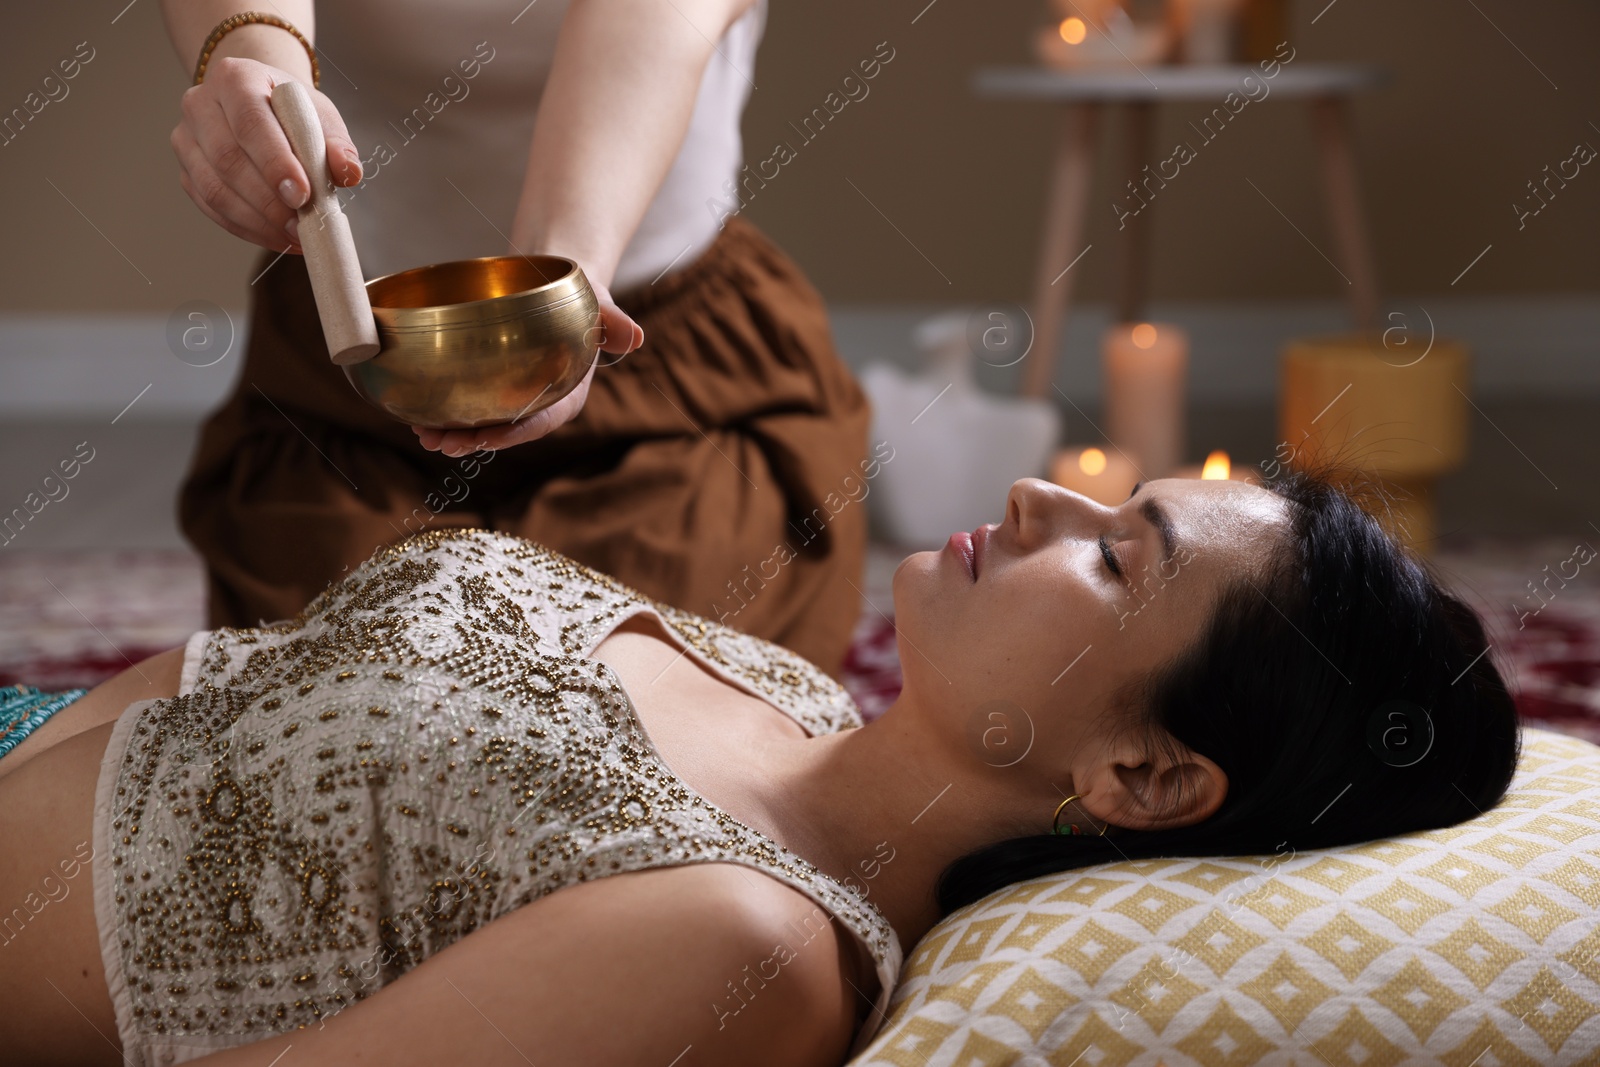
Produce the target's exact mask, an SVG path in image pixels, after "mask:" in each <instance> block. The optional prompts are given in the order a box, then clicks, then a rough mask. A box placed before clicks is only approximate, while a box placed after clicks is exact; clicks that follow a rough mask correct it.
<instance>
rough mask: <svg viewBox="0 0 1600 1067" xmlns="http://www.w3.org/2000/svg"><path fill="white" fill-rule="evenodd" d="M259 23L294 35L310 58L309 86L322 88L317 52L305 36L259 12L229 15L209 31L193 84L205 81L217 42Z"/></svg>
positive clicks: (276, 19) (286, 24)
mask: <svg viewBox="0 0 1600 1067" xmlns="http://www.w3.org/2000/svg"><path fill="white" fill-rule="evenodd" d="M255 23H259V24H261V25H264V26H276V27H278V28H279V29H281V30H288V31H289V32H290V33H292V34H294V38H295V40H297V41H299V42H300V43H301V45H303V46H304V47H305V50H306V55H308V56H310V57H311V86H312V88H314V89H320V88H322V71H321V69H320V68H319V67H318V66H317V52H316V49H314V48H312V47H311V42H310V41H308V40H306V35H305V34H303V33H301V32H300V31H299V30H297V29H295V28H294V26H292V25H290V24H289V23H288V22H285V21H284V20H283V19H281V18H279V17H278V16H276V15H267V14H263V13H262V12H260V11H241V12H239V14H237V15H229V16H228V17H227V18H225V19H223V20H222V21H221V22H219V23H217V28H216V29H214V30H212V31H211V36H210V37H207V38H206V43H205V47H204V48H202V49H200V62H199V64H197V65H196V66H195V68H194V83H195V84H196V85H199V84H200V83H201V82H203V81H205V79H206V65H207V64H208V63H210V62H211V53H212V52H213V51H214V50H215V49H216V47H217V42H219V41H221V40H222V39H223V38H224V37H226V36H227V35H228V34H229V33H231V32H233V31H234V30H236V29H238V28H239V27H240V26H249V25H252V24H255Z"/></svg>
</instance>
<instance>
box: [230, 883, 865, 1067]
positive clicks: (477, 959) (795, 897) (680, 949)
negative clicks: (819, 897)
mask: <svg viewBox="0 0 1600 1067" xmlns="http://www.w3.org/2000/svg"><path fill="white" fill-rule="evenodd" d="M818 934H821V935H822V936H817V935H818ZM854 960H855V950H854V944H853V942H852V940H851V938H850V935H849V934H848V933H847V932H845V931H843V930H842V928H841V927H840V926H839V925H838V924H837V923H835V922H833V921H832V920H831V918H830V917H829V916H828V915H827V914H826V913H825V912H823V911H822V909H821V908H819V907H818V906H817V905H816V904H815V903H814V902H813V901H811V900H810V899H809V898H808V897H806V896H805V895H803V894H801V893H799V892H798V891H796V890H794V889H792V888H790V887H789V886H786V885H784V884H783V883H781V882H779V881H777V880H776V879H774V878H771V877H769V876H767V875H764V874H762V873H760V872H758V871H754V870H748V869H745V868H742V867H739V866H735V865H732V864H724V863H707V864H691V865H687V866H680V867H668V868H658V869H652V870H647V871H637V872H632V873H628V874H621V875H614V876H611V877H607V878H601V879H597V880H595V881H592V882H585V883H581V884H579V885H575V886H571V887H568V888H566V889H562V890H558V891H557V892H555V893H552V894H551V895H550V896H548V897H545V898H543V899H541V900H538V901H535V902H534V903H532V904H528V905H526V906H525V907H522V908H519V909H517V910H516V911H513V912H511V913H510V914H508V915H506V916H503V917H502V918H500V919H498V920H496V921H495V922H493V923H491V924H489V925H488V926H486V927H484V928H483V929H481V930H478V931H476V932H474V933H472V934H470V935H468V936H467V937H465V938H463V939H462V940H461V941H459V942H457V943H455V944H454V945H451V946H450V947H449V948H446V949H444V950H443V951H441V952H439V953H438V954H437V955H435V956H433V957H432V958H430V959H429V960H427V961H426V962H425V963H422V964H421V965H419V966H418V967H416V968H415V969H413V970H412V971H410V972H408V973H407V974H405V975H404V976H402V977H401V978H399V979H397V980H396V981H395V982H393V983H391V984H390V985H388V986H386V987H385V988H384V989H382V990H380V991H379V992H378V993H376V994H374V995H373V996H371V997H369V998H367V999H366V1000H363V1001H361V1002H360V1003H359V1004H356V1005H355V1006H353V1007H351V1008H349V1009H347V1010H345V1011H343V1012H340V1013H339V1014H338V1015H335V1016H333V1017H331V1018H330V1019H328V1020H326V1022H325V1023H324V1025H323V1027H322V1028H321V1029H319V1030H315V1031H308V1030H301V1031H296V1032H294V1033H292V1034H285V1035H283V1036H282V1037H278V1038H273V1039H271V1040H268V1041H263V1042H258V1043H256V1044H252V1045H249V1046H245V1047H244V1048H240V1049H233V1050H229V1051H228V1052H223V1053H218V1054H216V1055H213V1056H209V1057H206V1058H205V1059H203V1060H201V1061H199V1062H200V1063H202V1064H204V1065H206V1067H234V1065H235V1064H238V1065H240V1067H242V1065H244V1064H246V1063H249V1064H258V1063H259V1062H262V1060H261V1057H262V1055H263V1054H265V1055H266V1059H267V1060H271V1058H272V1057H273V1056H275V1055H277V1054H279V1053H280V1052H281V1051H283V1049H286V1048H287V1047H289V1046H290V1045H293V1046H294V1048H295V1056H296V1060H297V1062H299V1063H301V1064H303V1065H306V1067H312V1065H318V1064H329V1065H332V1064H343V1063H349V1062H355V1061H358V1060H360V1061H363V1062H365V1061H368V1060H370V1061H371V1062H382V1063H389V1064H396V1065H400V1064H409V1063H416V1064H433V1063H439V1062H470V1063H474V1064H477V1065H479V1067H500V1065H504V1067H523V1065H524V1064H526V1063H528V1062H535V1063H546V1062H548V1063H584V1064H592V1065H595V1067H606V1065H611V1064H616V1065H619V1067H620V1065H624V1064H627V1065H632V1064H638V1063H661V1064H674V1065H675V1067H696V1065H699V1067H717V1065H723V1064H727V1065H734V1064H739V1065H743V1064H748V1063H757V1062H759V1063H763V1064H770V1065H773V1067H786V1065H793V1067H832V1065H836V1064H839V1063H841V1062H843V1060H844V1058H845V1054H846V1050H847V1048H848V1046H849V1042H850V1037H851V1034H852V1033H853V1030H854V1026H855V1004H856V999H855V998H856V993H855V990H854V988H853V986H854V985H856V984H860V982H859V979H857V978H856V977H854V975H855V971H854V969H853V968H854V966H855V965H854V962H853V961H854Z"/></svg>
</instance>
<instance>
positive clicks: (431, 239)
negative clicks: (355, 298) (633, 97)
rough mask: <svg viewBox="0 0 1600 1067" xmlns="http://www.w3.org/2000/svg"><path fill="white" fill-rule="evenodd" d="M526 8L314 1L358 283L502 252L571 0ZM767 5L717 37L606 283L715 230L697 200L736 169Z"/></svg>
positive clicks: (648, 276) (488, 0) (677, 265)
mask: <svg viewBox="0 0 1600 1067" xmlns="http://www.w3.org/2000/svg"><path fill="white" fill-rule="evenodd" d="M525 3H526V0H449V2H448V3H439V2H437V0H385V2H383V3H376V2H373V0H368V2H365V3H362V2H356V0H341V2H339V3H332V4H319V5H318V6H317V24H316V31H317V33H316V37H317V51H318V53H319V55H320V56H321V61H322V62H321V65H322V91H323V92H325V93H327V94H328V96H329V98H331V99H332V100H333V102H334V104H335V105H337V106H338V108H339V113H340V115H342V116H343V117H344V120H345V123H346V125H347V126H349V128H350V135H351V138H352V139H353V140H354V142H355V145H356V150H357V152H358V153H359V155H360V157H361V161H362V167H363V172H364V176H363V180H362V182H361V184H360V185H357V186H355V187H354V188H353V189H348V190H344V191H342V192H341V193H340V194H339V195H340V199H341V201H342V202H343V203H344V205H345V211H346V213H347V214H348V215H349V217H350V226H351V229H352V231H353V232H354V234H355V239H356V248H357V249H358V250H359V252H360V256H361V268H362V271H363V273H364V274H366V276H367V277H368V278H374V277H377V276H378V275H381V274H391V273H393V272H395V271H400V270H406V269H408V268H410V267H420V266H423V265H425V264H428V263H439V262H443V261H446V260H452V259H470V258H474V257H477V256H498V255H503V254H505V252H506V247H507V240H508V238H509V236H510V233H511V221H512V218H513V216H514V215H515V213H516V207H517V198H518V196H519V194H520V193H521V191H522V180H523V176H524V175H525V174H526V172H527V163H528V148H529V145H530V143H531V141H532V138H533V127H534V119H535V117H536V114H537V112H538V108H539V101H540V98H541V96H542V94H543V92H544V84H545V80H546V78H548V76H549V74H550V63H551V60H552V58H553V57H554V56H555V47H556V34H557V32H558V31H559V29H560V27H561V21H562V19H563V18H564V17H565V16H566V12H567V3H568V0H537V2H535V3H528V4H526V6H524V4H525ZM766 13H767V7H766V0H756V3H755V5H754V6H753V7H752V8H751V9H750V10H749V11H746V12H745V13H744V14H743V15H741V16H740V17H739V18H738V19H737V20H736V21H735V22H734V23H733V24H732V25H731V26H730V27H729V28H728V30H727V32H726V33H725V34H723V36H722V38H721V39H720V40H719V41H717V44H716V49H715V50H714V51H713V52H712V54H711V59H710V62H709V63H708V64H707V66H706V70H705V74H704V76H703V77H702V78H701V81H700V91H699V95H698V97H697V98H696V101H695V108H694V113H693V116H692V117H691V119H690V121H689V129H688V132H687V133H686V135H685V136H684V141H683V145H682V147H681V148H680V149H679V151H678V155H677V158H676V159H675V160H674V161H673V163H672V166H671V169H670V170H669V171H668V172H667V176H666V178H665V180H664V181H663V182H662V183H661V187H660V189H659V190H658V191H657V193H656V196H655V199H654V200H652V201H651V203H650V206H649V208H648V209H647V210H646V211H645V214H644V218H643V220H642V221H641V222H640V224H639V228H638V229H637V230H636V231H635V233H634V235H633V238H632V240H630V241H629V242H628V245H627V248H626V249H625V250H624V252H623V254H622V259H621V261H620V262H619V263H618V266H617V273H616V277H615V278H614V279H613V280H612V284H611V290H612V292H618V291H621V290H623V289H627V288H629V287H631V286H634V285H638V284H643V283H648V282H650V281H652V280H654V279H655V278H656V276H657V275H659V274H660V273H661V272H662V271H664V270H666V269H667V268H668V267H669V266H671V267H672V269H674V270H677V269H681V268H682V267H684V266H686V265H688V264H689V263H692V262H693V261H694V259H695V257H697V256H698V255H699V254H700V252H701V251H703V250H704V249H705V248H706V246H708V245H709V244H710V243H711V241H712V239H713V238H714V237H715V236H716V234H717V230H718V220H717V216H716V213H715V212H714V211H713V209H712V208H710V207H708V206H707V204H708V202H710V201H716V202H720V201H723V200H726V199H727V194H726V193H725V191H724V189H723V185H724V183H726V182H730V181H733V180H734V179H735V176H736V175H737V173H738V171H739V169H740V167H741V166H743V162H744V159H743V156H744V149H743V145H742V143H741V140H740V136H739V119H740V116H741V114H742V113H743V111H744V105H745V101H746V100H747V99H748V98H749V94H750V91H751V88H752V85H753V80H754V77H755V56H756V47H757V45H759V44H760V42H761V34H762V31H763V29H764V28H765V25H766ZM607 62H614V60H607ZM526 251H529V252H535V251H540V250H539V249H527V250H526Z"/></svg>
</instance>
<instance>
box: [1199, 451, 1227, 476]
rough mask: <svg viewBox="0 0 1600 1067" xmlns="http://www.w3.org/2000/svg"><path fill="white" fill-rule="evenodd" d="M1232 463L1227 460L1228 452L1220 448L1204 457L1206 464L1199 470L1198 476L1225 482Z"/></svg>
mask: <svg viewBox="0 0 1600 1067" xmlns="http://www.w3.org/2000/svg"><path fill="white" fill-rule="evenodd" d="M1231 469H1232V465H1231V464H1230V463H1229V462H1228V454H1227V453H1226V452H1224V451H1222V450H1221V449H1220V448H1219V449H1217V450H1216V451H1215V452H1213V453H1211V455H1209V456H1207V457H1206V465H1205V466H1204V467H1202V468H1201V470H1200V477H1201V478H1203V479H1205V480H1206V481H1208V482H1225V481H1227V480H1228V474H1229V472H1230V471H1231Z"/></svg>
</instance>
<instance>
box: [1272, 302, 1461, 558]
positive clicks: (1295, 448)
mask: <svg viewBox="0 0 1600 1067" xmlns="http://www.w3.org/2000/svg"><path fill="white" fill-rule="evenodd" d="M1281 370H1282V383H1281V384H1282V387H1281V390H1280V393H1279V408H1278V427H1279V432H1280V434H1281V436H1282V443H1281V444H1280V445H1279V446H1278V450H1277V454H1276V456H1275V458H1274V459H1273V460H1269V461H1268V464H1269V466H1275V465H1282V466H1286V467H1289V466H1307V465H1310V466H1317V465H1319V464H1323V463H1327V462H1332V463H1333V464H1334V465H1335V466H1336V467H1338V468H1342V469H1344V470H1346V471H1348V472H1349V473H1350V474H1352V475H1353V476H1354V477H1355V480H1357V481H1364V482H1367V483H1368V484H1373V483H1376V484H1375V487H1376V488H1378V489H1379V490H1380V491H1381V492H1382V493H1383V497H1384V500H1383V502H1382V504H1381V505H1380V506H1377V507H1375V508H1374V510H1375V511H1376V513H1377V515H1378V518H1379V519H1380V520H1381V521H1382V522H1383V523H1384V525H1385V527H1386V528H1387V529H1388V530H1389V531H1390V532H1391V533H1392V534H1394V535H1395V536H1396V537H1398V538H1399V539H1400V540H1401V541H1402V542H1403V543H1405V544H1407V545H1409V546H1410V547H1412V548H1413V549H1416V550H1418V551H1422V552H1426V551H1428V550H1429V549H1430V548H1431V546H1432V542H1433V539H1434V536H1435V531H1436V526H1437V524H1436V520H1435V508H1434V502H1433V486H1434V482H1435V481H1436V480H1437V479H1438V478H1439V476H1440V475H1442V474H1446V473H1448V472H1449V471H1452V470H1455V469H1456V468H1457V467H1459V466H1460V465H1461V463H1462V461H1463V460H1464V459H1465V458H1466V454H1467V422H1468V413H1467V389H1468V372H1469V360H1468V355H1467V349H1466V346H1465V345H1463V344H1461V343H1460V342H1458V341H1448V340H1444V339H1440V338H1427V337H1421V336H1418V335H1415V334H1411V335H1406V336H1400V335H1399V333H1398V331H1389V332H1386V333H1385V334H1383V335H1382V336H1381V337H1380V336H1378V335H1373V334H1367V335H1345V336H1335V337H1318V338H1305V339H1301V340H1296V341H1291V342H1289V344H1288V345H1287V346H1286V347H1285V349H1284V352H1283V358H1282V363H1281ZM1267 473H1268V474H1269V475H1270V474H1273V473H1275V470H1272V469H1269V470H1268V472H1267Z"/></svg>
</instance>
